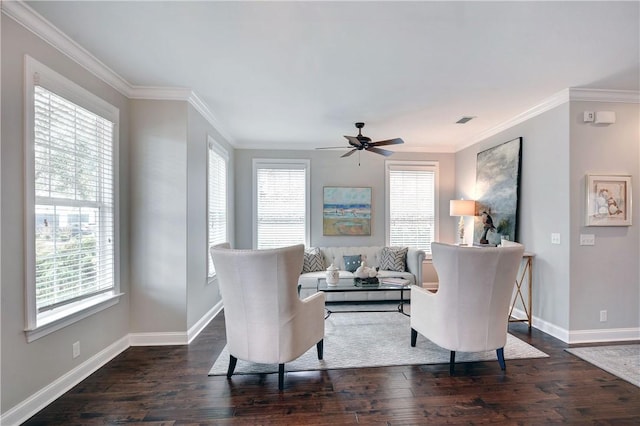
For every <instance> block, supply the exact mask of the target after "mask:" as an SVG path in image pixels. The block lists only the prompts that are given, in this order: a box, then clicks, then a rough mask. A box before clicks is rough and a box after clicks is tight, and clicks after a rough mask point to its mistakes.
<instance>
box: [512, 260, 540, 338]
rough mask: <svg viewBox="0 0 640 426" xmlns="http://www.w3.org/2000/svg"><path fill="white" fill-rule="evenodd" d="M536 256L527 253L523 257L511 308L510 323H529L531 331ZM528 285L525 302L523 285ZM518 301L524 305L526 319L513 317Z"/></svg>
mask: <svg viewBox="0 0 640 426" xmlns="http://www.w3.org/2000/svg"><path fill="white" fill-rule="evenodd" d="M534 256H535V254H533V253H529V252H525V253H524V254H523V255H522V263H521V264H520V270H519V271H518V275H517V276H516V287H515V293H514V295H513V301H512V302H511V307H510V308H509V321H510V322H528V323H529V329H531V319H532V317H533V312H532V311H531V294H532V291H531V289H532V287H533V281H532V280H533V258H534ZM525 283H526V284H527V286H526V289H524V290H525V291H527V296H528V297H527V300H526V301H525V299H524V295H523V294H522V291H523V287H522V286H523V285H524V284H525ZM518 301H520V303H521V304H522V308H523V310H524V314H525V318H516V317H514V316H513V309H514V308H515V307H516V305H517V304H518Z"/></svg>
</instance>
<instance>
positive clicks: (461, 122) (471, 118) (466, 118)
mask: <svg viewBox="0 0 640 426" xmlns="http://www.w3.org/2000/svg"><path fill="white" fill-rule="evenodd" d="M474 118H475V117H468V116H467V117H462V118H461V119H460V120H458V121H456V124H465V123H467V122H469V121H471V120H473V119H474Z"/></svg>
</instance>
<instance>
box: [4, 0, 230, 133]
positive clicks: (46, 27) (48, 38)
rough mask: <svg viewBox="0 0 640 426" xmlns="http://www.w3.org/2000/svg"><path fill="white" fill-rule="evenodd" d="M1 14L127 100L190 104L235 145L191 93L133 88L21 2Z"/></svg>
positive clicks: (13, 0)
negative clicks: (167, 101) (171, 101)
mask: <svg viewBox="0 0 640 426" xmlns="http://www.w3.org/2000/svg"><path fill="white" fill-rule="evenodd" d="M0 5H1V6H0V7H2V13H4V14H5V15H7V16H8V17H9V18H11V19H13V20H14V21H16V22H17V23H18V24H20V25H22V26H23V27H24V28H26V29H27V30H28V31H30V32H32V33H33V34H35V35H36V36H38V37H39V38H41V39H42V40H44V41H45V42H46V43H49V44H50V45H51V46H52V47H54V48H55V49H57V50H58V51H60V52H61V53H62V54H63V55H65V56H67V57H69V58H70V59H71V60H72V61H74V62H75V63H77V64H78V65H80V66H81V67H83V68H85V69H86V70H87V71H89V72H90V73H91V74H93V75H95V76H96V77H97V78H99V79H100V80H102V81H104V82H105V83H106V84H108V85H109V86H111V87H113V88H114V89H115V90H117V91H118V92H119V93H121V94H122V95H124V96H126V97H127V98H129V99H149V100H174V101H186V102H189V103H190V104H191V105H192V106H193V107H194V108H195V109H196V110H197V111H198V112H199V113H200V114H202V116H203V117H204V118H205V120H207V121H208V122H209V124H211V126H212V127H213V128H214V129H215V130H216V131H217V132H218V133H219V134H220V135H221V136H222V137H223V138H225V139H226V140H227V142H228V143H229V144H231V145H234V140H233V138H232V137H231V135H230V134H229V133H228V132H227V131H225V130H223V126H222V124H221V123H220V120H218V119H217V117H216V116H215V115H214V114H213V112H212V111H211V109H210V108H209V107H208V106H207V105H206V104H205V103H204V102H203V101H202V100H201V99H200V98H199V97H198V96H197V95H196V94H195V93H194V92H193V91H192V90H191V89H188V88H182V87H152V86H133V85H131V84H130V83H129V82H128V81H126V80H125V79H124V78H122V77H121V76H119V75H118V74H117V73H116V72H115V71H113V70H112V69H111V68H109V67H108V66H106V65H105V64H104V63H103V62H102V61H100V60H99V59H98V58H96V57H95V56H93V55H92V54H91V53H89V51H87V50H86V49H85V48H83V47H82V46H80V45H79V44H78V43H76V42H75V41H74V40H73V39H71V38H70V37H69V36H67V35H66V34H65V33H63V32H62V31H60V30H59V29H58V28H57V27H55V26H54V25H53V24H52V23H51V22H49V21H47V20H46V19H45V18H43V17H42V15H40V14H39V13H38V12H36V11H35V10H33V9H32V8H31V7H30V6H29V5H27V4H26V3H25V2H24V1H22V0H3V1H0Z"/></svg>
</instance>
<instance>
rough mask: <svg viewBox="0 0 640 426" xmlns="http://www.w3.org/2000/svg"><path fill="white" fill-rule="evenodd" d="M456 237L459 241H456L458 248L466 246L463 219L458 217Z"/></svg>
mask: <svg viewBox="0 0 640 426" xmlns="http://www.w3.org/2000/svg"><path fill="white" fill-rule="evenodd" d="M458 236H459V238H460V240H459V241H458V245H459V246H466V244H465V243H464V217H462V216H460V221H459V222H458Z"/></svg>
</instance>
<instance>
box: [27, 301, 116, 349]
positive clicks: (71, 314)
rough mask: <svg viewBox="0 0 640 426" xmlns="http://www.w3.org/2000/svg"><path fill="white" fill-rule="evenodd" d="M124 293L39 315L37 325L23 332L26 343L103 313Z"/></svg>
mask: <svg viewBox="0 0 640 426" xmlns="http://www.w3.org/2000/svg"><path fill="white" fill-rule="evenodd" d="M123 295H124V293H118V294H115V293H111V294H104V295H100V296H96V297H93V298H91V299H88V300H83V301H82V302H78V303H74V304H73V305H70V306H65V307H64V308H62V309H58V310H54V311H52V312H49V313H47V314H46V315H41V316H40V318H39V319H38V322H37V325H36V327H34V328H30V329H26V330H25V331H24V332H25V334H26V336H27V342H28V343H31V342H33V341H34V340H37V339H39V338H41V337H44V336H46V335H48V334H50V333H53V332H54V331H58V330H60V329H62V328H64V327H67V326H69V325H71V324H73V323H76V322H78V321H80V320H83V319H85V318H87V317H89V316H91V315H93V314H96V313H98V312H100V311H103V310H105V309H107V308H109V307H111V306H114V305H116V304H118V302H119V301H120V297H121V296H123Z"/></svg>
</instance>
